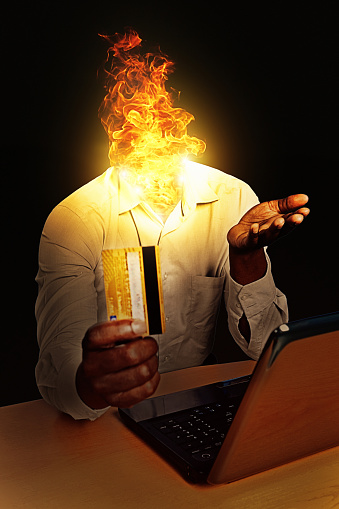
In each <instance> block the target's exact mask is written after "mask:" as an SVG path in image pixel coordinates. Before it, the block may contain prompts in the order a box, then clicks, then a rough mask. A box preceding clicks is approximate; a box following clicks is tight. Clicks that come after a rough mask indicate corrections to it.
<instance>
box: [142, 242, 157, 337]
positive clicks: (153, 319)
mask: <svg viewBox="0 0 339 509" xmlns="http://www.w3.org/2000/svg"><path fill="white" fill-rule="evenodd" d="M142 255H143V261H144V272H145V289H146V300H147V312H148V325H149V333H150V334H161V333H162V330H161V313H160V299H159V286H158V276H157V263H156V258H155V247H154V246H148V247H143V248H142Z"/></svg>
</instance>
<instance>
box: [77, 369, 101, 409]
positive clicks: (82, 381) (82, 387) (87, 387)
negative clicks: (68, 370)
mask: <svg viewBox="0 0 339 509" xmlns="http://www.w3.org/2000/svg"><path fill="white" fill-rule="evenodd" d="M75 385H76V389H77V393H78V395H79V397H80V399H81V400H82V401H83V402H84V403H85V405H87V406H88V407H89V408H91V409H92V410H102V409H103V408H106V407H107V406H109V405H108V404H107V402H106V401H105V400H104V399H103V398H102V397H101V396H100V395H99V394H98V393H97V392H96V391H95V390H94V389H93V387H92V386H91V384H90V383H89V381H88V379H87V378H86V377H85V374H84V371H83V367H82V363H81V364H80V366H79V368H78V370H77V373H76V378H75Z"/></svg>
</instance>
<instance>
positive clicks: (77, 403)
mask: <svg viewBox="0 0 339 509" xmlns="http://www.w3.org/2000/svg"><path fill="white" fill-rule="evenodd" d="M78 367H79V364H78V363H76V362H67V363H65V364H64V366H63V367H62V368H61V370H60V372H59V375H58V394H59V396H60V404H59V405H58V407H59V408H60V410H62V411H63V412H65V413H67V414H69V415H71V416H72V417H73V419H89V420H90V421H94V420H95V419H97V418H98V417H100V416H101V415H103V414H104V413H105V412H107V410H108V409H109V408H111V407H109V406H108V407H106V408H103V409H100V410H93V409H92V408H90V407H88V406H87V405H86V404H85V403H84V402H83V401H82V399H81V398H80V396H79V394H78V392H77V389H76V383H75V377H76V373H77V370H78Z"/></svg>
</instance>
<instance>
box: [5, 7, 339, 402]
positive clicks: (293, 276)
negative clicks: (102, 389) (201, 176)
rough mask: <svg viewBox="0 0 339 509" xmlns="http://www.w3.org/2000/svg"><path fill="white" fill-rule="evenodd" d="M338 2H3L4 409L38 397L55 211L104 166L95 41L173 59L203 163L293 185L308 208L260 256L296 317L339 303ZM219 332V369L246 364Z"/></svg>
mask: <svg viewBox="0 0 339 509" xmlns="http://www.w3.org/2000/svg"><path fill="white" fill-rule="evenodd" d="M335 12H336V9H335V2H329V1H319V2H313V3H308V2H300V1H299V2H298V1H297V2H296V1H294V2H286V1H284V2H279V1H276V2H270V3H268V2H263V3H262V4H260V3H258V2H249V3H246V2H236V3H235V2H217V3H216V2H204V3H202V2H197V3H194V2H186V3H185V2H167V3H166V2H161V3H160V2H158V3H154V4H152V3H147V2H146V3H145V2H144V3H141V2H140V3H135V2H131V3H129V4H128V6H126V5H123V3H122V2H121V3H117V2H113V1H112V2H100V1H97V2H84V3H80V2H79V3H78V2H69V3H68V4H67V5H64V4H63V3H58V2H46V1H44V2H27V3H25V4H20V3H19V4H18V3H14V2H13V3H12V4H9V5H8V6H7V7H6V8H2V21H1V24H2V38H3V40H2V46H1V47H2V58H1V71H2V80H1V84H2V87H1V94H2V101H1V123H2V134H1V156H2V157H1V159H2V193H3V197H4V200H3V203H4V208H3V211H2V255H3V262H2V271H3V276H4V279H3V281H4V283H3V286H2V288H3V304H2V310H3V314H2V316H3V331H4V334H3V337H2V339H1V350H0V360H1V363H0V368H1V373H0V382H1V394H0V404H10V403H14V402H19V401H25V400H29V399H32V398H34V397H38V393H37V390H36V388H35V384H34V364H35V362H36V356H37V346H36V336H35V318H34V303H35V299H36V284H35V282H34V278H35V274H36V271H37V254H38V244H39V238H40V234H41V230H42V227H43V224H44V221H45V220H46V217H47V215H48V214H49V212H50V211H51V209H52V208H53V207H54V206H55V205H56V204H57V203H58V202H59V201H61V200H62V199H63V198H64V197H66V196H67V195H69V194H70V193H71V192H72V191H74V190H75V189H77V188H78V187H80V186H81V185H83V184H84V183H86V182H88V181H89V180H91V179H92V178H94V177H95V176H97V175H99V174H100V173H102V172H103V171H105V169H106V168H107V167H108V165H109V162H108V159H107V140H106V134H105V133H104V130H103V128H102V127H101V124H100V121H99V120H98V118H97V109H98V106H99V104H100V102H101V100H102V98H103V95H104V94H103V88H102V83H101V82H100V80H98V79H97V70H98V68H99V67H100V65H101V64H102V62H103V61H104V59H105V53H106V49H107V46H106V43H105V41H104V40H103V39H101V38H100V37H98V33H103V34H105V33H106V34H113V33H115V32H123V31H124V28H125V27H126V26H132V27H133V28H135V29H136V30H137V31H138V33H139V35H140V36H141V38H142V39H143V44H144V48H145V49H146V50H149V49H154V48H155V47H156V46H157V45H160V47H161V49H162V50H163V51H164V52H165V53H167V54H168V55H169V56H170V58H171V59H172V60H174V62H175V63H176V71H175V73H174V74H173V75H172V76H171V78H170V80H169V86H172V87H174V88H175V89H177V90H180V91H181V96H180V102H179V103H178V105H179V106H181V107H183V108H185V109H187V110H188V111H190V112H191V113H193V114H194V115H195V118H196V121H195V122H193V123H192V125H191V127H190V129H189V133H190V134H192V135H197V136H199V137H201V138H203V139H204V140H205V141H206V142H207V150H206V152H205V154H204V156H203V158H202V159H200V160H199V161H200V162H202V163H204V164H208V165H210V166H214V167H216V168H219V169H220V170H223V171H226V172H228V173H231V174H233V175H235V176H236V177H239V178H241V179H243V180H245V181H247V182H248V183H249V184H250V185H251V186H252V187H253V189H254V190H255V191H256V193H257V194H258V196H259V198H260V200H262V201H263V200H266V199H273V198H279V197H283V196H285V195H287V194H292V193H298V192H303V193H306V194H308V195H309V197H310V207H311V215H310V216H309V218H308V219H307V221H306V222H305V223H304V224H303V225H302V226H301V227H300V228H299V229H298V231H296V232H294V233H292V234H291V235H290V236H289V237H287V238H285V239H284V240H281V241H279V242H277V243H276V244H275V245H273V246H272V247H271V248H270V249H269V254H270V256H271V259H272V265H273V273H274V277H275V281H276V284H277V286H278V287H279V288H280V289H281V290H282V291H283V292H284V293H286V295H287V297H288V300H289V308H290V318H291V319H298V318H302V317H306V316H311V315H316V314H321V313H327V312H331V311H335V310H337V309H338V307H339V306H338V270H337V260H338V254H337V250H338V248H337V242H338V238H337V237H338V235H337V230H338V226H337V219H336V204H337V186H338V184H337V182H338V175H337V173H338V143H337V138H338V130H337V118H338V101H337V95H338V67H337V49H338V42H337V36H336V34H337V19H336V15H335ZM221 331H222V326H221V325H219V329H218V335H217V343H216V351H217V352H218V355H219V358H220V360H233V359H240V358H241V355H240V354H239V352H238V350H237V348H235V347H233V345H232V341H231V339H230V338H229V337H228V336H227V339H226V340H225V338H224V334H223V333H222V332H221Z"/></svg>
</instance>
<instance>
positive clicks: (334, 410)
mask: <svg viewBox="0 0 339 509" xmlns="http://www.w3.org/2000/svg"><path fill="white" fill-rule="evenodd" d="M338 329H339V312H338V313H331V314H328V315H322V316H318V317H312V318H308V319H304V320H299V321H295V322H289V323H287V324H284V325H281V326H280V327H279V328H277V329H276V330H274V331H273V332H272V334H271V335H270V337H269V339H268V341H267V343H266V345H265V348H264V350H263V352H262V354H261V356H260V359H259V360H258V362H257V364H256V366H255V369H254V371H253V373H252V374H251V375H248V376H245V377H240V378H235V379H232V380H223V381H220V382H219V383H214V384H210V385H205V386H202V387H198V388H195V389H191V390H186V391H181V392H176V393H172V394H168V395H165V396H159V397H154V398H149V399H147V400H144V401H142V402H141V403H138V404H137V405H134V406H133V407H132V408H129V409H119V413H120V416H121V419H122V421H123V422H124V423H125V424H126V425H127V426H128V427H129V428H130V429H131V430H133V431H134V432H135V433H137V434H138V435H139V436H140V437H142V438H143V439H144V440H145V441H146V442H147V443H148V444H149V445H150V446H152V447H153V448H154V449H155V450H156V451H157V452H158V453H159V454H161V455H162V456H163V457H164V458H165V459H166V460H168V461H169V462H170V463H171V464H172V465H173V466H174V467H175V468H176V469H177V470H179V472H180V473H181V474H182V475H183V476H184V477H185V478H186V479H187V480H189V481H191V482H195V483H210V484H220V483H229V482H232V481H235V480H237V479H241V478H243V477H247V476H250V475H253V474H256V473H259V472H261V471H264V470H267V469H271V468H273V467H277V466H279V465H282V464H285V463H288V462H291V461H294V460H296V459H299V458H302V457H304V456H308V455H311V454H314V453H316V452H319V451H322V450H325V449H328V448H331V447H334V446H337V445H339V330H338Z"/></svg>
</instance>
